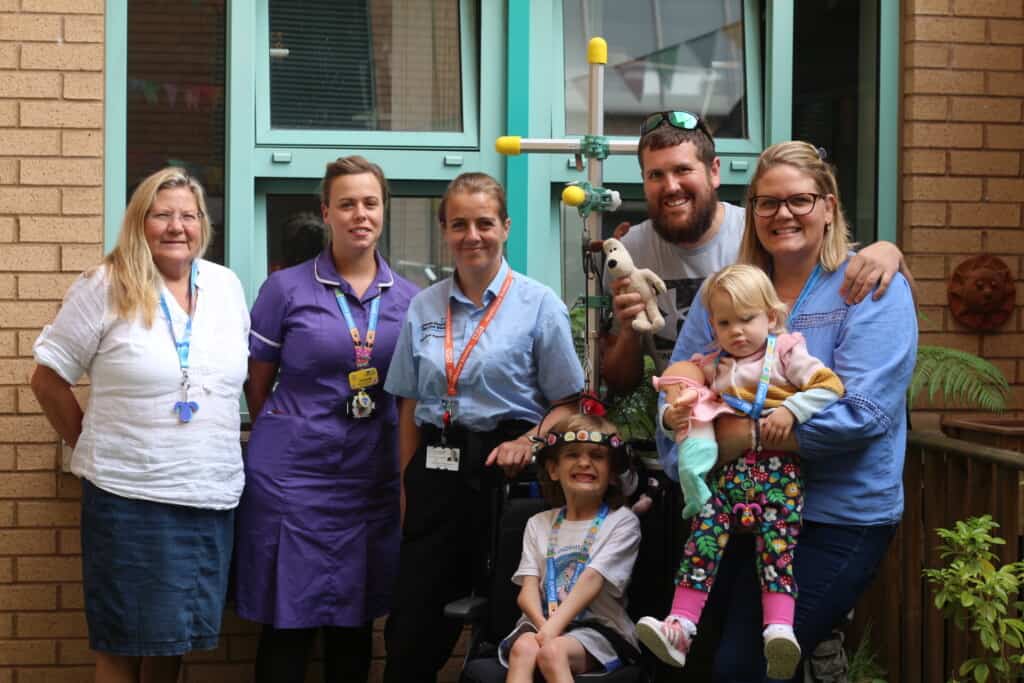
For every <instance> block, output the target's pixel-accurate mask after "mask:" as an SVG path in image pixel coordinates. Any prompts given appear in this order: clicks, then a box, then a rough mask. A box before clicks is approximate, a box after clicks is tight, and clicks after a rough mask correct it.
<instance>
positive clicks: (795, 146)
mask: <svg viewBox="0 0 1024 683" xmlns="http://www.w3.org/2000/svg"><path fill="white" fill-rule="evenodd" d="M782 164H786V165H788V166H792V167H793V168H795V169H796V170H797V171H799V172H801V173H803V174H804V175H805V176H807V177H808V178H810V179H811V180H813V181H814V184H815V186H816V188H817V190H818V194H822V195H832V196H833V197H834V198H835V201H836V205H835V210H834V211H833V212H832V214H833V216H832V224H831V225H826V226H825V239H824V242H823V244H822V245H821V254H820V255H819V256H818V261H819V262H820V263H821V267H822V268H824V269H825V270H828V271H834V270H836V269H837V268H838V267H839V266H841V265H842V264H843V262H844V261H845V260H846V256H847V254H848V253H849V251H850V249H851V248H853V246H854V245H853V243H852V242H851V241H850V235H849V228H848V226H847V224H846V218H845V217H844V216H843V205H842V202H840V201H839V185H838V183H836V176H835V172H834V171H833V169H832V166H831V165H829V164H828V163H826V162H825V160H824V159H822V158H821V155H820V154H819V153H818V148H817V147H815V146H814V145H811V144H810V143H807V142H797V141H790V142H780V143H778V144H775V145H772V146H771V147H769V148H768V149H766V150H765V151H763V152H761V156H760V158H758V160H757V169H756V170H755V171H754V177H753V178H752V179H751V181H750V184H749V185H748V186H747V218H746V229H745V230H744V231H743V241H742V242H741V243H740V255H739V259H738V262H739V263H750V264H753V265H755V266H758V267H759V268H761V269H762V270H765V271H770V270H771V268H772V257H771V254H769V253H768V252H767V251H766V250H765V248H764V247H763V246H762V245H761V241H760V240H759V239H758V238H757V231H756V229H755V222H754V221H755V215H754V209H753V207H752V206H751V201H752V200H753V197H754V196H755V195H756V194H757V183H758V181H759V180H760V179H761V177H762V176H763V175H764V174H765V173H767V172H768V171H769V170H771V169H773V168H775V167H776V166H780V165H782Z"/></svg>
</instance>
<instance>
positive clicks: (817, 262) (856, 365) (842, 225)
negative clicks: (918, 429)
mask: <svg viewBox="0 0 1024 683" xmlns="http://www.w3.org/2000/svg"><path fill="white" fill-rule="evenodd" d="M747 201H748V210H747V217H746V231H745V233H744V236H743V243H742V245H741V248H740V258H739V261H740V262H741V263H752V264H754V265H758V266H760V267H762V268H764V269H765V271H767V272H768V273H769V274H770V276H771V278H772V282H773V284H774V285H775V288H776V289H777V290H778V292H779V295H780V297H781V298H782V300H783V301H785V302H786V303H787V305H788V306H789V308H790V320H789V328H790V330H791V331H795V332H800V333H801V334H803V335H804V338H805V339H806V340H807V348H808V351H809V352H810V353H811V355H813V356H815V357H817V358H819V359H821V361H822V362H823V363H825V365H827V366H828V367H830V368H832V369H833V370H835V371H836V373H837V374H838V375H839V377H840V378H841V379H842V380H843V383H844V384H845V386H846V395H845V396H844V397H843V398H842V399H841V400H839V401H837V402H836V403H833V404H832V405H831V406H829V407H828V408H826V409H825V410H823V411H821V412H820V413H818V414H817V415H815V416H814V417H813V418H811V419H810V420H808V421H807V422H805V423H804V424H802V425H799V426H798V427H796V428H795V429H794V430H793V436H791V437H790V439H789V440H788V442H785V443H781V444H766V445H771V446H773V447H783V448H786V449H791V450H796V451H798V452H799V453H800V457H801V459H802V461H803V466H804V477H805V487H806V488H805V491H806V500H805V505H804V510H803V516H804V529H803V532H802V534H801V536H800V539H799V545H798V547H797V550H796V553H795V556H794V571H795V575H796V583H797V586H798V587H799V588H798V590H799V594H798V597H797V604H796V624H795V631H796V636H797V640H798V641H799V643H800V647H801V650H802V651H803V653H804V656H805V657H806V656H809V655H810V653H812V652H814V648H815V647H816V646H817V645H818V643H819V642H821V641H822V640H824V639H825V638H827V637H828V635H829V633H830V632H831V630H832V628H833V627H834V626H836V625H837V624H838V623H840V622H841V621H842V619H843V617H844V615H845V614H847V613H848V612H849V611H850V610H851V609H852V608H853V607H854V606H855V605H856V603H857V600H858V599H859V597H860V595H861V594H862V593H863V592H864V590H865V589H866V588H867V587H868V585H869V584H870V582H871V580H872V579H873V578H874V576H875V574H876V573H877V569H878V566H879V564H880V563H881V561H882V559H883V557H884V556H885V553H886V549H887V548H888V545H889V542H890V540H891V539H892V536H893V534H894V533H895V530H896V526H897V524H898V523H899V520H900V517H901V516H902V514H903V459H904V452H905V448H906V432H907V406H906V391H907V385H908V384H909V382H910V376H911V372H912V371H913V368H914V363H915V359H916V355H917V319H916V313H915V308H914V302H913V297H912V294H911V289H910V285H909V283H908V282H907V280H906V279H905V278H904V277H903V276H902V275H900V274H896V275H895V276H894V278H893V281H892V283H891V285H890V286H889V289H888V291H887V292H886V295H885V296H884V297H882V298H879V299H877V300H875V299H865V300H864V301H862V302H860V303H859V304H856V305H848V304H847V303H845V301H844V299H843V297H842V296H841V294H840V285H841V284H842V282H843V276H844V273H845V271H846V267H847V264H848V262H849V257H850V255H851V252H850V247H851V245H850V242H849V237H848V234H847V226H846V222H845V219H844V217H843V212H842V208H841V205H840V203H839V190H838V187H837V184H836V180H835V175H834V174H833V171H832V169H831V167H830V166H829V165H828V164H827V163H825V161H824V160H823V159H822V158H821V157H820V156H819V153H818V150H817V149H816V148H815V147H813V146H811V145H809V144H807V143H803V142H783V143H779V144H776V145H773V146H772V147H769V148H768V149H766V150H765V151H764V152H763V153H762V154H761V157H760V159H759V161H758V166H757V169H756V171H755V173H754V177H753V179H752V181H751V183H750V186H749V189H748V197H747ZM711 340H712V335H711V329H710V327H709V324H708V316H707V313H706V311H705V310H704V308H703V307H702V306H701V305H700V297H697V298H696V299H695V300H694V305H693V308H692V309H691V311H690V315H688V316H687V318H686V324H685V325H684V327H683V330H682V333H681V334H680V335H679V339H678V341H677V343H676V347H675V350H674V351H673V354H672V361H673V362H675V361H677V360H682V359H688V358H690V356H691V355H693V354H694V353H696V352H704V351H706V350H707V348H708V345H709V344H710V342H711ZM663 420H664V424H665V426H667V427H669V428H674V427H676V426H677V424H676V423H677V422H679V424H681V422H680V421H679V418H678V417H677V416H676V415H675V414H674V411H673V410H671V409H669V410H666V411H665V414H664V417H663ZM723 422H724V424H723ZM752 424H753V423H752V422H751V421H750V420H748V419H746V418H739V417H735V418H734V417H724V418H720V420H719V424H718V425H717V427H718V436H719V441H720V456H719V457H720V458H722V459H731V458H735V457H738V456H739V455H740V454H741V453H742V452H743V451H745V450H746V449H748V448H750V447H752V446H753V445H754V439H755V438H756V436H755V434H754V432H753V429H752ZM669 445H670V444H668V443H667V442H666V441H665V440H664V437H662V443H660V444H659V446H661V447H668V446H669ZM754 555H755V552H754V548H753V541H752V537H751V536H749V535H747V536H739V537H737V538H736V539H734V540H733V542H731V543H730V544H729V547H728V550H727V552H726V555H725V558H724V559H723V561H722V564H721V567H720V569H719V573H718V576H717V578H716V583H717V584H725V585H724V586H720V587H719V590H716V591H714V592H713V593H712V597H711V598H710V599H709V601H708V605H707V609H708V610H711V611H714V612H717V613H718V614H720V615H722V619H723V633H722V640H721V643H720V646H719V650H718V653H717V655H716V658H715V680H716V681H762V680H764V677H765V662H764V659H763V657H760V656H752V655H753V654H754V653H757V652H759V651H760V649H761V619H760V616H761V615H760V613H759V610H760V607H759V606H760V602H759V601H758V583H757V579H756V573H755V568H754V567H753V566H752V565H753V563H754ZM794 680H802V672H798V673H797V675H796V677H795V679H794Z"/></svg>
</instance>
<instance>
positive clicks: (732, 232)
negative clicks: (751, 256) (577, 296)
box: [605, 202, 746, 372]
mask: <svg viewBox="0 0 1024 683" xmlns="http://www.w3.org/2000/svg"><path fill="white" fill-rule="evenodd" d="M722 206H723V207H725V217H724V218H723V220H722V225H721V227H719V229H718V233H717V234H716V235H715V236H714V238H712V239H711V241H710V242H708V243H707V244H702V245H701V246H699V247H693V248H689V247H680V246H677V245H675V244H670V243H668V242H666V241H665V240H663V239H662V238H661V237H660V236H659V235H658V233H657V232H655V231H654V226H653V225H652V224H651V221H650V220H649V219H648V220H646V221H644V222H643V223H639V224H637V225H634V226H632V227H631V228H630V229H629V232H628V233H626V235H625V236H624V237H623V238H622V240H621V242H622V244H623V245H625V247H626V249H627V250H628V251H629V253H630V256H632V257H633V263H634V264H635V265H636V267H637V268H650V269H651V270H653V271H654V273H655V274H656V275H658V277H660V278H661V279H662V280H664V281H665V287H666V288H667V290H668V291H666V292H665V293H664V294H659V295H658V308H659V309H660V310H661V314H662V315H663V316H664V317H665V327H663V328H662V329H661V331H660V332H658V333H657V334H655V336H654V345H655V350H656V352H657V353H656V357H655V365H656V366H657V368H658V371H659V372H660V371H661V370H662V368H664V366H665V365H667V364H668V359H669V357H670V356H671V355H672V349H673V348H674V347H675V343H676V337H678V336H679V331H680V330H682V329H683V322H684V321H685V320H686V314H687V313H688V312H689V310H690V304H691V303H693V299H694V297H695V296H697V291H698V290H699V289H700V286H701V284H702V283H703V282H704V279H705V278H707V277H708V276H709V275H713V274H714V273H717V272H718V271H719V270H721V269H722V268H725V267H726V266H730V265H732V264H733V263H735V262H736V257H737V256H738V255H739V251H740V240H741V239H742V237H743V229H744V220H745V218H746V212H745V211H744V210H743V209H742V208H740V207H738V206H734V205H733V204H727V203H725V202H722ZM605 289H606V291H609V292H610V282H609V280H608V277H607V273H606V274H605Z"/></svg>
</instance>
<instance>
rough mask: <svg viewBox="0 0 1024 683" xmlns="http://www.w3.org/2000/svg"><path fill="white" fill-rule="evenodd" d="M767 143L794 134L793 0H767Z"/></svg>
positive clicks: (779, 140)
mask: <svg viewBox="0 0 1024 683" xmlns="http://www.w3.org/2000/svg"><path fill="white" fill-rule="evenodd" d="M767 2H768V4H767V6H766V8H765V9H766V12H767V17H766V20H767V28H766V30H765V35H766V36H767V37H766V39H765V43H766V44H765V55H766V56H765V72H764V73H765V92H766V93H768V104H767V108H766V109H765V133H766V134H767V139H766V140H765V146H768V145H771V144H774V143H776V142H782V141H784V140H789V139H790V137H792V135H793V19H794V15H793V12H794V8H793V0H767Z"/></svg>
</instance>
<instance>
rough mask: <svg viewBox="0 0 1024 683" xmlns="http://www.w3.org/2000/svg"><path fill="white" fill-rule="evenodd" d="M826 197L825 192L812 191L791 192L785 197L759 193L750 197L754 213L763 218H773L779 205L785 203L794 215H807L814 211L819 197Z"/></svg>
mask: <svg viewBox="0 0 1024 683" xmlns="http://www.w3.org/2000/svg"><path fill="white" fill-rule="evenodd" d="M824 197H825V195H823V194H814V193H812V192H801V193H800V194H791V195H789V196H788V197H784V198H780V197H769V196H767V195H757V196H754V197H751V198H750V206H751V207H752V208H753V209H754V213H755V214H757V215H758V216H760V217H761V218H771V217H772V216H774V215H775V214H777V213H778V212H779V207H781V206H782V205H783V204H785V205H786V208H787V209H789V212H790V213H791V214H793V215H794V216H806V215H807V214H809V213H810V212H811V211H814V205H815V204H817V203H818V200H819V199H822V198H824Z"/></svg>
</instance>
